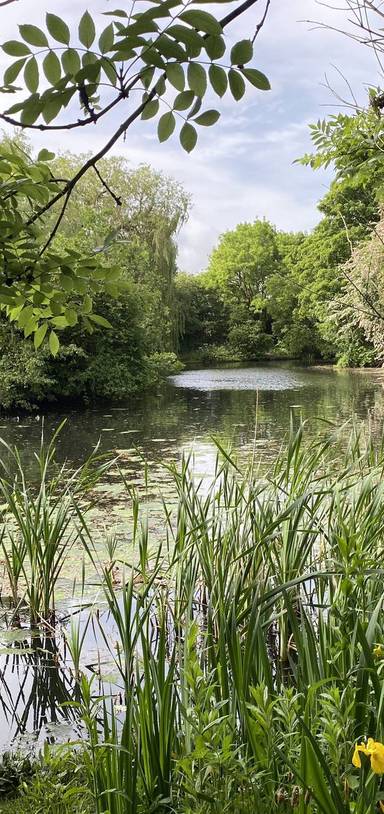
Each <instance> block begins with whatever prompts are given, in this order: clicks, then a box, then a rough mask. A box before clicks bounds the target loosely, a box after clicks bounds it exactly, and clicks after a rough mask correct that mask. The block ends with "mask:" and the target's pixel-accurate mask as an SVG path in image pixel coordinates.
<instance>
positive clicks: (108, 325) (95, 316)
mask: <svg viewBox="0 0 384 814" xmlns="http://www.w3.org/2000/svg"><path fill="white" fill-rule="evenodd" d="M88 319H91V320H92V322H95V323H96V325H100V326H101V327H102V328H112V325H111V323H110V322H109V321H108V320H107V319H105V317H101V316H100V315H99V314H88Z"/></svg>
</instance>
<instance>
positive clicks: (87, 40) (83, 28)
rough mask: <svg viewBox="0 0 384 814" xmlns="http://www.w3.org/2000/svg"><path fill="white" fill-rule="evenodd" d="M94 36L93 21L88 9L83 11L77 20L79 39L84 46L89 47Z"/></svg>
mask: <svg viewBox="0 0 384 814" xmlns="http://www.w3.org/2000/svg"><path fill="white" fill-rule="evenodd" d="M95 36H96V29H95V23H94V22H93V19H92V17H91V15H90V13H89V11H85V12H84V14H83V16H82V18H81V20H80V22H79V40H80V42H81V44H82V45H84V46H85V47H86V48H90V47H91V45H92V43H93V41H94V39H95Z"/></svg>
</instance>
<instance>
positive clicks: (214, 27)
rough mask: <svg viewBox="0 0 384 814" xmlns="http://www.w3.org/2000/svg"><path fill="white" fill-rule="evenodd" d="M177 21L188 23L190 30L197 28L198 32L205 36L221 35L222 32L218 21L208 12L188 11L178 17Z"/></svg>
mask: <svg viewBox="0 0 384 814" xmlns="http://www.w3.org/2000/svg"><path fill="white" fill-rule="evenodd" d="M179 20H183V22H184V23H188V25H190V26H192V28H197V29H198V31H204V33H205V34H221V33H222V31H223V29H222V27H221V25H220V23H219V21H218V20H216V17H214V16H213V15H212V14H209V13H208V11H199V10H198V9H193V10H191V9H189V10H188V11H183V12H182V13H181V14H180V15H179Z"/></svg>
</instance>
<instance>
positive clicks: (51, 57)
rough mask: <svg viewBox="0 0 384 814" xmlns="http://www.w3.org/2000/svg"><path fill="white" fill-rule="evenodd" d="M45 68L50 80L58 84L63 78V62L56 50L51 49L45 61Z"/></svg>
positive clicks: (53, 83)
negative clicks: (61, 62)
mask: <svg viewBox="0 0 384 814" xmlns="http://www.w3.org/2000/svg"><path fill="white" fill-rule="evenodd" d="M43 70H44V73H45V76H46V78H47V79H48V82H50V83H51V85H56V82H59V80H60V79H61V64H60V60H59V58H58V57H57V56H56V54H55V52H54V51H50V52H49V54H47V56H46V57H45V59H44V61H43Z"/></svg>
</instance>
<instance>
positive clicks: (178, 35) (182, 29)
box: [167, 24, 205, 59]
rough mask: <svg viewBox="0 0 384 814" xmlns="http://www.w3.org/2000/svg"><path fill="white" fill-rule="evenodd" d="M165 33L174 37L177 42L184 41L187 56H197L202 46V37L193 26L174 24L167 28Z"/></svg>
mask: <svg viewBox="0 0 384 814" xmlns="http://www.w3.org/2000/svg"><path fill="white" fill-rule="evenodd" d="M167 34H168V36H169V37H174V39H175V40H176V41H177V42H182V43H184V45H185V46H186V48H187V52H188V56H189V57H190V58H192V59H194V58H195V57H198V56H199V54H200V52H201V49H202V48H203V47H204V42H205V40H204V38H203V37H202V36H201V35H200V34H198V33H197V31H195V29H194V28H187V27H186V26H185V25H178V24H176V25H172V26H170V27H169V28H168V29H167Z"/></svg>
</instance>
